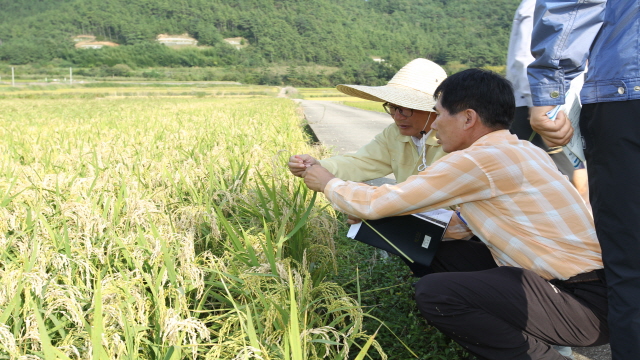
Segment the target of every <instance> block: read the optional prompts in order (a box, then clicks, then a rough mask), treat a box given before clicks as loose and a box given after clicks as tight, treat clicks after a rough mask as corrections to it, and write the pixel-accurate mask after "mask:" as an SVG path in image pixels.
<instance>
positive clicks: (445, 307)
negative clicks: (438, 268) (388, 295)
mask: <svg viewBox="0 0 640 360" xmlns="http://www.w3.org/2000/svg"><path fill="white" fill-rule="evenodd" d="M450 275H451V274H450V273H436V274H430V275H427V276H424V277H422V278H421V279H420V281H418V283H417V284H416V296H415V299H416V303H417V305H418V309H419V310H420V313H421V314H422V316H423V317H424V318H425V319H427V321H429V322H430V323H432V324H433V323H434V322H436V323H437V318H442V317H445V316H451V315H452V314H455V313H457V312H459V311H462V310H463V308H464V307H466V306H464V305H463V304H462V303H461V301H460V300H462V299H460V296H459V292H457V291H456V290H455V288H457V287H458V286H459V284H458V283H457V282H455V281H450V280H451V279H448V278H450V277H451V276H450Z"/></svg>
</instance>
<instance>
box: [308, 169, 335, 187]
mask: <svg viewBox="0 0 640 360" xmlns="http://www.w3.org/2000/svg"><path fill="white" fill-rule="evenodd" d="M302 177H303V178H304V183H305V184H306V185H307V187H308V188H309V189H311V190H313V191H318V192H323V191H324V188H325V187H326V186H327V183H328V182H329V181H331V179H333V178H335V176H333V174H332V173H330V172H329V170H327V169H325V168H323V167H322V166H320V165H312V166H309V167H308V168H307V170H305V171H304V172H303V173H302Z"/></svg>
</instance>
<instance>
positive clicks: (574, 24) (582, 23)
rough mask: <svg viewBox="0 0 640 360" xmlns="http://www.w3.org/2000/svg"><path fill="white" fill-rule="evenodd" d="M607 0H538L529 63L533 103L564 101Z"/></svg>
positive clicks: (583, 61)
mask: <svg viewBox="0 0 640 360" xmlns="http://www.w3.org/2000/svg"><path fill="white" fill-rule="evenodd" d="M606 2H607V0H537V2H536V10H535V13H534V24H533V34H532V37H531V53H532V54H533V56H534V57H535V58H536V60H534V61H533V62H532V63H531V64H530V65H529V67H528V70H527V72H528V77H529V84H530V85H531V95H532V98H533V105H534V106H543V105H561V104H564V94H565V93H566V92H567V91H568V90H569V82H570V81H571V80H572V79H573V78H575V77H576V76H578V75H579V74H580V73H581V72H582V71H583V70H584V68H585V65H586V62H587V57H588V56H589V49H590V48H591V44H592V43H593V40H594V39H595V37H596V35H597V34H598V31H599V30H600V27H601V26H602V22H603V20H604V9H605V5H606Z"/></svg>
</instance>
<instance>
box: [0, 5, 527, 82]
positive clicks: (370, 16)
mask: <svg viewBox="0 0 640 360" xmlns="http://www.w3.org/2000/svg"><path fill="white" fill-rule="evenodd" d="M518 3H519V1H518V0H494V1H489V0H451V1H444V0H412V1H408V0H368V1H364V0H345V1H340V2H336V1H331V0H317V1H296V0H241V1H233V2H229V1H223V0H185V1H179V2H176V1H168V0H161V1H146V0H128V1H125V0H51V1H39V0H25V1H20V2H16V1H13V0H0V8H2V9H3V11H2V12H0V41H1V43H0V61H1V62H4V63H6V64H12V65H20V64H35V65H36V66H39V67H42V66H48V65H53V66H57V67H68V66H73V67H76V68H82V69H83V70H82V71H84V72H86V74H87V75H91V76H95V75H96V74H97V75H98V76H110V75H115V76H128V75H129V74H131V73H132V72H136V71H140V70H143V69H148V68H156V67H199V68H224V69H229V70H230V72H231V75H229V77H230V78H227V79H220V78H210V79H208V80H232V81H241V82H244V83H256V84H278V85H279V84H289V85H293V86H333V85H335V84H338V83H357V84H370V85H376V84H382V83H384V82H385V81H386V80H388V78H390V76H391V75H392V74H393V73H395V71H396V70H397V69H398V68H399V67H400V66H402V65H404V64H405V63H406V62H408V61H409V60H411V59H413V58H416V57H426V58H429V59H432V60H434V61H436V62H438V63H439V64H442V65H443V66H445V68H447V70H448V71H449V72H455V71H457V70H459V69H461V68H466V67H482V66H500V65H503V64H504V59H505V54H506V49H507V41H508V36H509V31H510V26H511V20H512V17H513V13H514V11H515V9H516V7H517V4H518ZM160 33H170V34H182V33H188V34H190V35H191V36H193V37H195V38H196V39H197V40H198V41H199V45H203V47H200V48H195V47H185V48H181V49H171V48H168V47H166V46H163V45H159V44H157V43H155V36H156V35H157V34H160ZM79 34H93V35H95V36H96V37H97V40H106V41H113V42H116V43H118V44H120V45H121V46H119V47H113V48H111V47H105V48H102V49H99V50H78V49H75V48H74V43H73V41H72V37H73V36H75V35H79ZM227 37H244V38H245V39H246V40H247V41H248V44H249V45H248V46H246V47H245V48H242V49H240V50H236V49H235V48H234V47H232V46H231V45H228V44H227V43H225V42H224V41H222V39H223V38H227ZM372 56H378V57H382V58H384V59H386V62H385V63H384V64H379V63H375V62H373V61H372V60H371V57H372ZM283 64H284V66H293V68H291V70H292V71H290V72H288V73H286V74H282V73H278V72H276V71H273V69H274V68H275V67H278V66H279V67H282V66H283ZM310 64H316V65H323V66H330V67H335V68H338V70H337V71H334V72H332V73H328V72H327V73H320V74H314V73H309V72H307V71H304V69H306V68H305V67H306V66H307V65H310ZM296 68H297V69H298V70H296ZM300 69H303V71H299V70H300ZM247 73H250V76H247ZM166 75H167V74H163V73H154V72H153V71H149V72H147V76H149V77H150V78H156V77H158V78H160V77H163V76H166ZM168 78H170V79H171V78H172V77H170V76H169V77H168ZM194 80H195V79H194ZM201 80H206V79H201Z"/></svg>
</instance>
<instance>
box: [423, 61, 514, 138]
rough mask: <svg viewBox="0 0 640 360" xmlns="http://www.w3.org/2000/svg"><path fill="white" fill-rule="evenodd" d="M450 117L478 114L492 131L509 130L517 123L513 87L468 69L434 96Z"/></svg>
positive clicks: (489, 73) (489, 74)
mask: <svg viewBox="0 0 640 360" xmlns="http://www.w3.org/2000/svg"><path fill="white" fill-rule="evenodd" d="M433 97H434V98H435V99H436V100H437V99H440V105H441V106H442V107H443V108H444V109H446V110H447V111H448V112H449V113H450V114H457V113H459V112H460V111H462V110H466V109H473V110H475V111H476V112H477V113H478V115H479V116H480V119H481V121H482V123H483V124H484V125H485V126H487V127H489V128H491V129H508V128H509V126H511V123H512V122H513V116H514V112H515V108H516V105H515V102H516V101H515V98H514V97H513V87H512V86H511V83H510V82H509V81H508V80H507V79H505V78H503V77H502V76H500V75H498V74H496V73H494V72H492V71H488V70H482V69H468V70H464V71H461V72H459V73H456V74H453V75H451V76H449V77H448V78H446V79H444V81H443V82H442V83H441V84H440V85H439V86H438V88H437V89H436V91H435V95H434V96H433Z"/></svg>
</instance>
